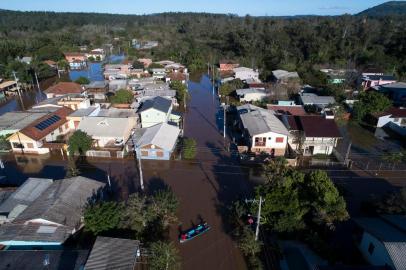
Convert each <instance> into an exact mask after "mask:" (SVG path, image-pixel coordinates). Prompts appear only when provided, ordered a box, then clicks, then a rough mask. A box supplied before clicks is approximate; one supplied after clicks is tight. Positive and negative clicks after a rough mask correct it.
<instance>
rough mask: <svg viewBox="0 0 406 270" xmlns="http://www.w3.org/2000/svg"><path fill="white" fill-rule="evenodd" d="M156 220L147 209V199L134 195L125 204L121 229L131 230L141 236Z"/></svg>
mask: <svg viewBox="0 0 406 270" xmlns="http://www.w3.org/2000/svg"><path fill="white" fill-rule="evenodd" d="M154 218H155V216H153V215H152V214H151V211H150V210H149V209H148V207H147V200H146V198H145V197H144V196H142V195H140V194H138V193H134V194H131V195H130V197H129V198H128V200H127V202H126V204H125V207H124V209H123V215H122V218H121V221H120V227H122V228H129V229H131V230H133V231H135V232H136V233H137V234H138V235H140V234H142V232H143V231H144V229H145V228H146V227H147V226H148V223H149V222H150V221H151V220H153V219H154Z"/></svg>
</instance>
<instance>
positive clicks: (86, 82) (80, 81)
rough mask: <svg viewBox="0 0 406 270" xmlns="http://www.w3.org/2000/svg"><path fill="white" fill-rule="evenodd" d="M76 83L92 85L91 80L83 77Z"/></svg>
mask: <svg viewBox="0 0 406 270" xmlns="http://www.w3.org/2000/svg"><path fill="white" fill-rule="evenodd" d="M75 83H78V84H81V85H84V84H89V83H90V80H89V79H88V78H86V77H82V76H81V77H79V78H77V79H76V81H75Z"/></svg>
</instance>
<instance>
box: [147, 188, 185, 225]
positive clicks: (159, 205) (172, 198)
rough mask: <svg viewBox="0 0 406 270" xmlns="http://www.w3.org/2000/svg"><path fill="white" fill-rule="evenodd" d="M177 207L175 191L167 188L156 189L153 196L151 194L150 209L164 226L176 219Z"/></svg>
mask: <svg viewBox="0 0 406 270" xmlns="http://www.w3.org/2000/svg"><path fill="white" fill-rule="evenodd" d="M178 207H179V201H178V199H177V197H176V195H175V193H173V191H172V190H171V189H169V188H166V189H162V190H158V191H157V192H155V194H154V196H152V200H151V208H152V211H153V212H154V214H155V215H156V216H157V217H159V218H160V220H161V221H162V224H163V226H164V228H166V227H168V226H169V224H171V223H173V222H176V221H177V217H176V211H177V210H178Z"/></svg>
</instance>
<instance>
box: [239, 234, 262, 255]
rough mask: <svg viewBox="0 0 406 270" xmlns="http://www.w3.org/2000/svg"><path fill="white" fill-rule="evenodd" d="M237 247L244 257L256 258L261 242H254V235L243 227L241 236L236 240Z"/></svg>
mask: <svg viewBox="0 0 406 270" xmlns="http://www.w3.org/2000/svg"><path fill="white" fill-rule="evenodd" d="M238 246H239V247H240V249H241V251H242V253H243V254H244V255H245V256H251V257H254V256H256V255H257V254H258V253H259V252H261V246H262V242H261V241H256V240H255V233H254V232H253V231H252V229H251V228H249V227H244V228H243V231H242V234H241V236H240V238H239V240H238Z"/></svg>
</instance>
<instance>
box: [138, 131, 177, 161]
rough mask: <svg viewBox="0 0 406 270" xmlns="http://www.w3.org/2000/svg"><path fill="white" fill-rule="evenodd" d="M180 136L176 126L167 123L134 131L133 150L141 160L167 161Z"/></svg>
mask: <svg viewBox="0 0 406 270" xmlns="http://www.w3.org/2000/svg"><path fill="white" fill-rule="evenodd" d="M179 134H180V129H179V128H178V127H177V126H174V125H170V124H167V123H161V124H157V125H154V126H151V127H148V128H142V129H140V130H136V131H135V133H134V135H133V141H134V144H135V148H134V149H135V150H136V152H137V155H138V157H139V158H141V159H156V160H169V159H170V158H171V156H172V153H173V151H174V150H175V147H176V143H177V141H178V137H179Z"/></svg>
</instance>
